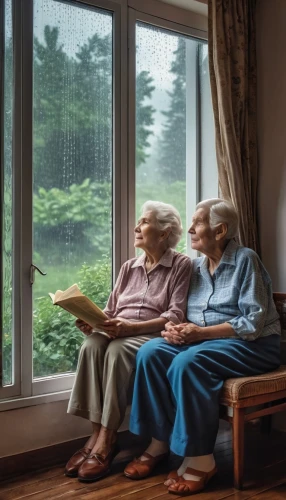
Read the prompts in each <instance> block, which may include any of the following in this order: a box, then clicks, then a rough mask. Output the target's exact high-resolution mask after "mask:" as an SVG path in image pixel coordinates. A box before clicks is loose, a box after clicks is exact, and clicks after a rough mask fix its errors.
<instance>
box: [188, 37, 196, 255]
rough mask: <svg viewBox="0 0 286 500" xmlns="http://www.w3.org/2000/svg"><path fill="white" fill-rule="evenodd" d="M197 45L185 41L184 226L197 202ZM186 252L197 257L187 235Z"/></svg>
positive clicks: (189, 219)
mask: <svg viewBox="0 0 286 500" xmlns="http://www.w3.org/2000/svg"><path fill="white" fill-rule="evenodd" d="M196 72H197V47H196V44H194V43H193V42H192V41H190V43H188V41H186V134H187V136H186V226H187V228H186V229H187V230H188V228H189V227H190V225H191V217H192V214H193V213H194V211H195V207H196V204H197V202H198V187H197V186H198V171H199V164H198V162H199V151H198V124H197V116H198V79H197V75H196ZM187 254H188V255H189V256H190V257H191V258H196V257H197V252H196V251H195V250H193V249H192V246H191V239H190V238H189V237H187Z"/></svg>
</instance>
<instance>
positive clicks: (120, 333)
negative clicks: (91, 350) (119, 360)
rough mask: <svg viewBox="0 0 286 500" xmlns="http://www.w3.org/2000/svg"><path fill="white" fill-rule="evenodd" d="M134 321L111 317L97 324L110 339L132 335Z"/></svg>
mask: <svg viewBox="0 0 286 500" xmlns="http://www.w3.org/2000/svg"><path fill="white" fill-rule="evenodd" d="M135 325H136V323H134V322H132V321H128V320H127V319H122V318H113V319H108V320H106V321H103V323H101V324H100V325H97V326H98V328H100V329H101V330H102V331H103V332H105V333H107V334H108V336H109V337H110V338H112V339H115V338H118V337H131V336H132V335H134V330H135Z"/></svg>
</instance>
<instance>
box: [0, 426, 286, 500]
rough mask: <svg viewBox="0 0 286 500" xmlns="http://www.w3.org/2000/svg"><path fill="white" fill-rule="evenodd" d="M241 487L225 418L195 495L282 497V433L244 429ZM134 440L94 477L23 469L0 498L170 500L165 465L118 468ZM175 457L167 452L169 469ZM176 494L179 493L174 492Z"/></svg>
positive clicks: (0, 487) (234, 499) (4, 485)
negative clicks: (139, 474) (141, 475)
mask: <svg viewBox="0 0 286 500" xmlns="http://www.w3.org/2000/svg"><path fill="white" fill-rule="evenodd" d="M245 442H246V446H245V448H246V450H245V482H244V489H243V490H242V491H237V490H235V489H234V488H233V475H232V467H233V460H232V441H231V431H230V426H229V425H228V424H223V426H222V428H221V429H220V432H219V434H218V439H217V442H216V447H215V459H216V463H217V465H218V474H217V475H216V477H214V478H213V480H212V481H211V482H210V484H209V485H208V487H207V489H206V490H205V491H203V492H202V493H199V494H196V495H195V497H194V498H195V499H196V500H250V499H251V500H282V499H283V500H286V433H279V432H278V431H273V432H272V433H271V435H262V434H260V432H259V427H254V426H249V427H248V428H247V429H246V439H245ZM138 452H139V449H138V445H137V447H136V446H135V447H134V448H133V449H129V450H125V451H123V452H121V453H120V454H119V455H118V457H117V458H116V460H115V462H114V464H113V467H112V474H111V475H109V476H108V477H106V478H104V479H102V480H100V481H98V482H95V483H80V482H79V481H78V480H77V479H70V478H67V477H65V476H64V467H54V468H50V469H46V470H43V471H38V472H33V473H30V474H25V475H23V476H21V477H18V478H15V479H13V480H10V481H4V482H1V483H0V500H21V499H23V500H24V499H25V500H46V499H47V500H56V499H57V500H59V499H61V500H72V499H75V498H76V499H77V500H119V499H121V500H155V499H157V500H172V498H174V499H175V498H176V497H175V496H174V497H172V496H171V495H169V494H168V492H167V488H166V487H165V486H164V484H163V483H164V479H165V478H166V474H167V471H166V470H165V465H163V464H162V465H161V466H159V467H158V469H157V470H156V472H155V473H154V474H153V475H152V477H149V478H146V479H143V480H141V481H132V480H130V479H128V478H126V477H125V476H124V474H123V470H124V467H125V464H126V461H128V460H129V459H130V456H133V455H138ZM179 464H180V458H179V457H176V456H175V455H171V456H170V460H169V469H173V468H176V467H178V466H179ZM177 498H178V497H177Z"/></svg>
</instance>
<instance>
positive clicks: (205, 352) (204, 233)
mask: <svg viewBox="0 0 286 500" xmlns="http://www.w3.org/2000/svg"><path fill="white" fill-rule="evenodd" d="M237 228H238V218H237V214H236V211H235V209H234V207H233V205H232V204H231V203H229V202H226V201H224V200H221V199H211V200H206V201H203V202H201V203H199V204H198V205H197V207H196V212H195V214H194V216H193V220H192V225H191V227H190V229H189V233H190V235H191V239H192V248H193V249H194V250H198V251H199V252H201V253H202V254H204V256H203V257H199V258H196V259H194V261H193V271H192V278H191V284H190V290H189V296H188V305H187V319H188V323H183V324H180V325H175V324H173V323H172V322H169V323H167V324H166V325H165V328H164V330H163V331H162V337H163V338H161V339H160V338H157V339H154V340H151V341H150V342H148V344H146V345H144V346H143V347H142V348H141V349H140V350H139V352H138V355H137V367H136V377H135V385H134V393H133V402H132V410H131V416H130V430H131V431H132V432H133V433H135V434H139V435H142V436H146V437H149V438H152V440H151V443H150V445H149V447H148V448H147V450H146V452H145V453H143V455H142V456H141V457H139V458H137V459H135V460H134V461H133V462H131V463H130V464H129V465H128V466H127V467H126V468H125V471H124V472H125V475H126V476H127V477H129V478H131V479H140V478H143V477H146V476H148V475H149V474H150V473H151V471H152V470H153V468H154V467H155V465H156V464H157V463H158V462H160V461H161V460H163V459H164V458H166V456H167V453H168V450H169V448H170V449H171V451H172V452H174V453H175V454H177V455H179V456H181V457H183V461H182V464H181V466H180V468H179V469H178V470H177V471H172V472H171V473H170V474H169V476H168V478H167V480H166V482H165V485H166V486H168V491H169V493H174V494H176V495H181V496H185V495H190V494H193V493H196V492H198V491H201V490H203V489H204V487H205V486H206V485H207V483H208V481H209V480H210V479H211V477H212V476H214V474H215V473H216V470H217V469H216V465H215V460H214V456H213V449H214V445H215V440H216V435H217V431H218V423H219V396H220V391H221V389H222V386H223V383H224V380H226V379H227V378H231V377H243V376H250V375H257V374H261V373H264V372H267V371H270V370H274V369H275V368H277V367H278V366H279V364H280V338H279V335H280V324H279V319H278V314H277V312H276V309H275V305H274V303H273V299H272V287H271V281H270V278H269V275H268V273H267V271H266V270H265V268H264V267H263V265H262V263H261V261H260V259H259V257H258V255H257V254H256V253H255V252H254V251H252V250H250V249H249V248H245V247H242V246H239V245H238V244H237V243H236V242H235V241H234V239H233V238H234V237H235V236H236V234H237Z"/></svg>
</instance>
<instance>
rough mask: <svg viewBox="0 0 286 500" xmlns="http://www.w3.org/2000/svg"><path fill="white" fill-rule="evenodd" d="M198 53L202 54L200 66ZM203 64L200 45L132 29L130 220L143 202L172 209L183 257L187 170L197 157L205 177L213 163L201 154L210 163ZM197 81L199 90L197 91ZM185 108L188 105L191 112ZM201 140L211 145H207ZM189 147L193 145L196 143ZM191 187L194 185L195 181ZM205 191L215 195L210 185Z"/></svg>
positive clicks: (172, 35)
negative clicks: (133, 115) (133, 146)
mask: <svg viewBox="0 0 286 500" xmlns="http://www.w3.org/2000/svg"><path fill="white" fill-rule="evenodd" d="M200 53H203V54H204V58H203V60H201V59H200V57H199V54H200ZM207 63H208V58H207V44H206V42H204V41H201V40H197V39H192V38H190V37H187V36H184V35H179V34H177V33H175V32H171V31H167V30H164V29H160V28H157V27H153V26H151V25H148V24H146V23H140V22H138V23H137V25H136V211H137V214H136V215H137V217H138V215H139V213H140V207H141V206H142V204H143V203H144V202H145V201H146V200H148V199H153V200H160V201H163V202H166V203H172V204H173V205H175V207H176V208H177V209H178V210H179V212H180V214H181V217H182V220H183V226H184V238H183V239H182V241H181V242H180V243H179V246H178V250H180V251H183V252H185V251H186V229H187V228H186V200H187V199H188V196H189V193H188V189H189V187H188V186H186V177H187V168H191V169H192V171H194V172H195V170H196V165H197V157H198V158H200V160H199V161H200V167H201V168H202V158H203V159H204V163H207V166H206V168H207V170H208V171H215V169H216V164H215V162H213V158H211V161H210V162H208V158H207V156H206V154H205V153H204V155H202V151H201V149H204V148H206V149H207V150H209V153H208V154H209V156H210V157H211V156H212V155H214V143H213V135H212V134H213V128H212V124H209V123H207V120H208V119H210V120H212V116H211V109H212V108H211V100H210V92H209V82H208V81H207V77H208V73H206V65H207ZM190 72H191V74H190ZM199 80H201V81H202V83H201V89H198V88H197V86H198V81H199ZM200 90H201V91H200ZM190 103H194V104H192V108H191V107H190V106H189V104H190ZM202 109H203V111H204V114H203V123H202V117H200V113H201V110H202ZM206 110H209V112H208V113H207V111H206ZM200 124H202V125H203V127H205V126H206V127H207V128H208V129H209V132H207V131H206V132H205V133H204V135H203V137H204V140H203V141H201V144H200V145H197V149H196V151H195V150H193V151H192V150H190V148H189V147H188V143H189V144H190V142H191V139H192V138H193V137H195V138H196V137H200V134H201V128H200ZM206 139H211V140H210V142H209V143H207V140H206ZM192 142H194V143H196V139H195V140H194V141H192ZM193 182H194V183H196V178H195V177H194V179H193ZM211 189H213V190H214V193H216V187H215V185H212V186H211V187H210V190H211ZM194 191H196V188H195V190H194ZM214 196H215V194H214ZM188 205H190V203H188Z"/></svg>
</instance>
